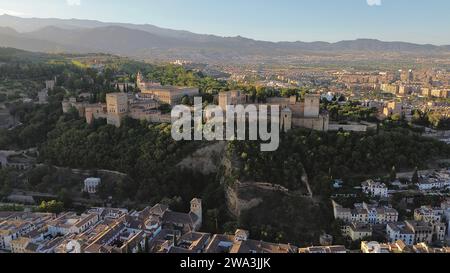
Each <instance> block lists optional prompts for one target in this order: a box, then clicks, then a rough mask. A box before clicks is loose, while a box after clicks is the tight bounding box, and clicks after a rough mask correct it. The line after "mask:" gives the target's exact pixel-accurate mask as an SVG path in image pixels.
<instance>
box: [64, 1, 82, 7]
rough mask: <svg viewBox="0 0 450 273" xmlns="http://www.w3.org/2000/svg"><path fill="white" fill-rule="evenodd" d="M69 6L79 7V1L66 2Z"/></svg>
mask: <svg viewBox="0 0 450 273" xmlns="http://www.w3.org/2000/svg"><path fill="white" fill-rule="evenodd" d="M66 2H67V5H69V6H81V0H66Z"/></svg>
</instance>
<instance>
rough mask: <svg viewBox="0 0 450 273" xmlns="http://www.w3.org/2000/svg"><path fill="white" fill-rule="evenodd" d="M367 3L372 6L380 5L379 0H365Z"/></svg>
mask: <svg viewBox="0 0 450 273" xmlns="http://www.w3.org/2000/svg"><path fill="white" fill-rule="evenodd" d="M367 5H369V6H371V7H373V6H381V0H367Z"/></svg>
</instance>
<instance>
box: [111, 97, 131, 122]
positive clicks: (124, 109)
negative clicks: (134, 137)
mask: <svg viewBox="0 0 450 273" xmlns="http://www.w3.org/2000/svg"><path fill="white" fill-rule="evenodd" d="M106 107H107V111H108V117H107V120H108V124H111V125H114V126H116V127H120V125H121V121H122V118H124V117H125V116H126V115H127V114H128V96H127V94H125V93H111V94H107V95H106Z"/></svg>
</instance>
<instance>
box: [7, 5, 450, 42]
mask: <svg viewBox="0 0 450 273" xmlns="http://www.w3.org/2000/svg"><path fill="white" fill-rule="evenodd" d="M0 16H9V17H14V18H20V19H38V20H63V21H64V20H65V21H69V20H78V21H92V22H98V23H103V24H130V25H135V26H153V27H157V28H160V29H164V30H171V31H180V32H189V33H191V34H194V35H205V36H215V37H219V38H244V39H250V40H254V41H257V42H270V43H328V44H336V43H339V42H346V41H358V40H374V41H379V42H386V43H408V44H415V45H421V46H427V45H431V46H437V47H446V46H450V43H446V44H434V43H430V42H427V43H420V42H412V41H405V40H384V39H382V38H368V37H366V38H362V37H360V38H343V39H340V40H333V41H331V40H328V41H325V40H309V41H308V40H270V39H268V40H263V39H258V38H252V37H246V36H242V35H240V34H236V35H235V36H227V35H221V34H213V33H199V32H195V31H193V30H187V29H177V28H169V27H164V26H159V25H155V24H151V23H133V22H111V21H102V20H99V19H90V18H86V19H83V18H74V17H71V18H58V17H36V16H31V17H27V16H26V15H21V16H17V15H11V14H7V13H3V14H0ZM2 27H5V26H2ZM100 27H105V26H100ZM100 27H80V29H83V28H85V29H89V28H100ZM124 28H125V27H124ZM40 29H42V28H40ZM14 30H15V31H17V32H19V33H27V32H20V31H18V30H17V29H14ZM141 31H144V30H141ZM144 32H147V31H144Z"/></svg>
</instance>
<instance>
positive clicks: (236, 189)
mask: <svg viewBox="0 0 450 273" xmlns="http://www.w3.org/2000/svg"><path fill="white" fill-rule="evenodd" d="M240 165H241V162H240V161H239V160H238V159H237V158H236V157H235V156H234V155H233V154H231V153H230V152H228V151H227V152H226V153H224V156H223V159H222V170H221V171H222V176H221V184H222V185H223V186H224V187H225V197H226V202H227V207H228V210H229V211H230V213H231V214H232V215H233V216H235V217H237V218H239V217H240V216H241V214H242V213H243V212H244V211H247V210H250V209H252V208H255V207H257V206H259V205H260V204H262V203H263V202H264V198H266V197H269V198H270V197H271V196H272V195H274V194H283V195H289V196H297V195H298V193H294V192H290V191H289V189H287V188H285V187H283V186H281V185H277V184H271V183H266V182H257V181H240V179H239V176H238V175H237V174H238V173H239V168H241V166H240Z"/></svg>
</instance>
